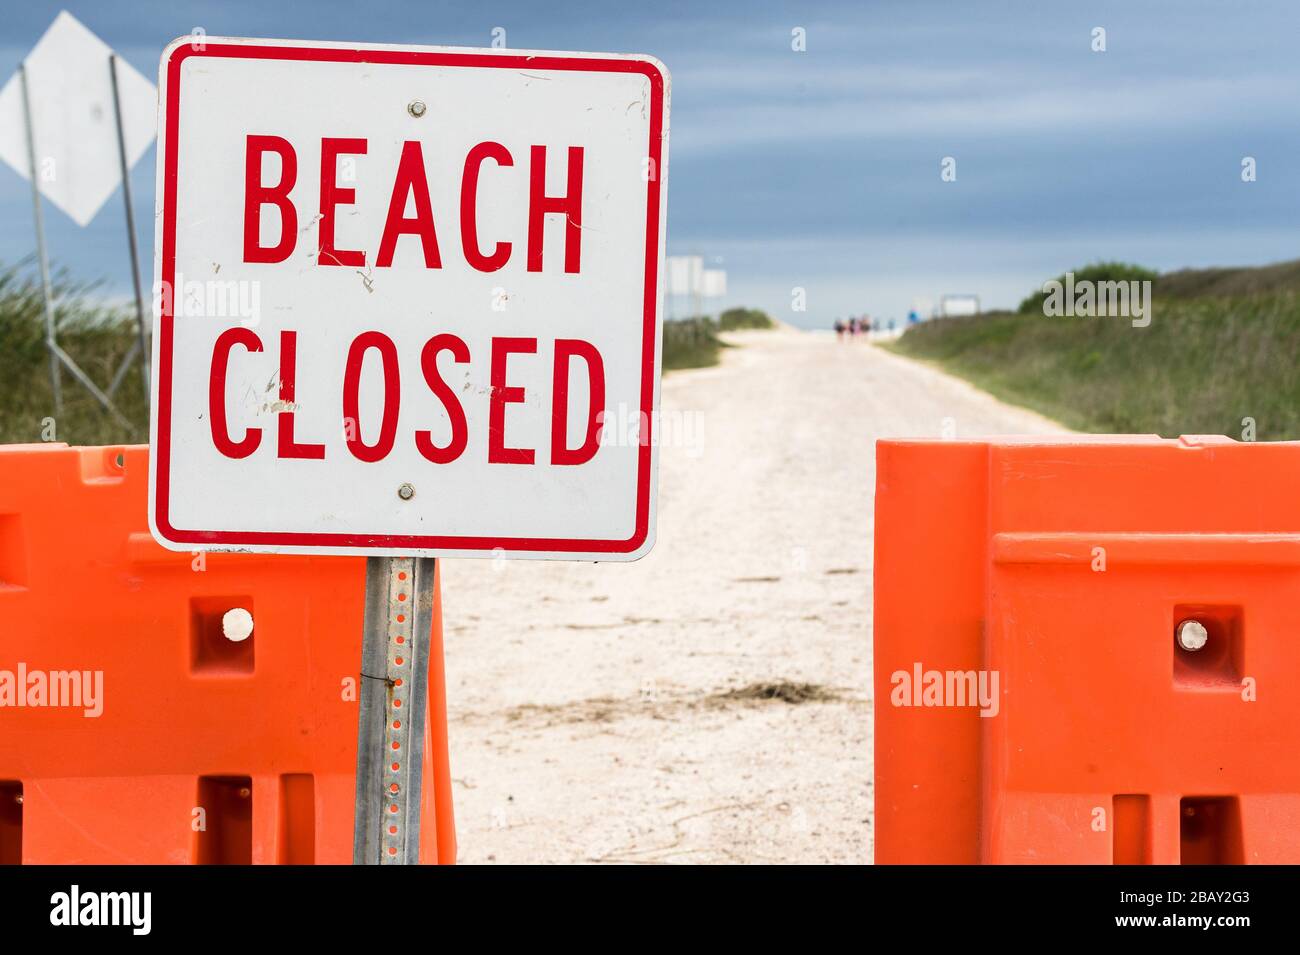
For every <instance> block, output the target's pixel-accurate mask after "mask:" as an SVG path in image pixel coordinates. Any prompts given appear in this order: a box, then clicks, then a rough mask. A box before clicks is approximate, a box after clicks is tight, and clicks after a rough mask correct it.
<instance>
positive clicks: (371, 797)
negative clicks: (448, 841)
mask: <svg viewBox="0 0 1300 955" xmlns="http://www.w3.org/2000/svg"><path fill="white" fill-rule="evenodd" d="M436 567H437V562H436V560H434V559H433V558H415V557H370V558H367V559H366V617H365V624H364V630H363V639H362V649H361V697H360V712H359V715H358V717H357V788H356V816H355V822H354V826H353V834H352V862H353V864H354V865H415V864H416V863H418V862H419V861H420V784H421V780H422V774H421V769H422V766H423V763H424V724H425V718H426V712H427V710H428V698H429V643H430V633H431V631H432V628H433V589H434V571H435V569H436Z"/></svg>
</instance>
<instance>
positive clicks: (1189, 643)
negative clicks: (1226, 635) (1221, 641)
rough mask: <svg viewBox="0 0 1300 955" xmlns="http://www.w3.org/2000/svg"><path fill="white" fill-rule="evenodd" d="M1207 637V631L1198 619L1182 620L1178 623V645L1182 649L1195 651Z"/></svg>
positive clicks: (1208, 637) (1203, 643) (1208, 636)
mask: <svg viewBox="0 0 1300 955" xmlns="http://www.w3.org/2000/svg"><path fill="white" fill-rule="evenodd" d="M1209 639H1210V634H1209V631H1207V630H1206V629H1205V624H1203V623H1201V622H1200V621H1199V620H1184V621H1183V622H1182V623H1180V624H1179V625H1178V645H1179V646H1180V647H1182V648H1183V649H1184V650H1188V651H1190V652H1192V653H1195V652H1196V651H1197V650H1199V649H1201V647H1203V646H1205V643H1206V641H1207V640H1209Z"/></svg>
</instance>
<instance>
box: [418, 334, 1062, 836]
mask: <svg viewBox="0 0 1300 955" xmlns="http://www.w3.org/2000/svg"><path fill="white" fill-rule="evenodd" d="M732 341H734V342H736V343H737V344H740V345H741V346H743V347H738V348H735V349H731V350H729V351H728V352H727V353H726V354H725V356H724V361H723V364H722V365H721V366H720V367H718V368H711V369H704V370H700V371H689V372H678V373H674V374H670V375H669V376H667V378H666V379H665V380H664V385H663V404H664V409H665V415H666V416H668V417H669V422H670V423H672V422H673V421H674V420H676V421H681V422H685V421H687V420H689V419H685V418H678V419H673V418H672V416H673V415H674V414H677V413H694V414H695V415H698V416H700V417H698V418H696V419H694V420H695V422H696V424H697V428H698V430H697V432H696V434H697V435H699V438H700V439H699V440H696V441H694V442H690V441H686V442H680V443H678V444H676V445H675V446H671V447H664V448H662V449H661V457H660V462H661V463H660V497H659V501H660V504H659V535H658V543H657V544H656V546H655V549H654V551H653V552H652V553H651V554H650V555H649V556H648V557H646V558H645V559H643V560H641V561H639V562H636V563H632V564H599V565H592V564H577V563H550V562H545V563H543V562H531V561H519V562H504V561H502V562H492V561H469V560H462V561H447V562H446V563H445V564H444V567H443V593H444V605H445V610H444V614H445V617H444V619H445V624H446V637H447V678H448V695H449V701H450V703H449V706H450V713H449V717H450V725H451V752H452V775H453V776H454V777H455V779H456V782H455V787H454V792H455V797H456V816H457V829H458V831H459V842H460V858H461V861H463V862H865V861H869V860H870V857H871V839H872V833H871V825H872V784H871V699H870V697H871V562H872V555H871V535H872V510H871V500H872V493H873V486H874V479H875V477H874V452H873V447H874V443H875V440H876V439H877V438H882V437H895V436H904V435H908V436H931V437H936V438H937V437H939V436H940V434H941V433H943V431H944V428H945V424H944V422H945V419H952V423H951V424H950V425H949V431H951V429H952V428H953V427H955V431H956V434H957V435H958V436H959V437H967V436H974V435H978V434H1006V433H1016V432H1020V433H1028V432H1032V433H1045V432H1050V431H1054V430H1058V429H1057V427H1056V426H1055V425H1053V424H1052V423H1050V422H1048V421H1046V420H1045V419H1042V418H1040V417H1038V416H1037V415H1034V414H1031V413H1029V412H1026V411H1023V410H1020V409H1016V408H1010V407H1008V406H1006V405H1003V404H1000V403H998V402H997V401H995V400H994V399H992V398H990V397H989V396H988V395H986V394H984V393H982V392H980V391H977V390H976V389H974V388H971V387H969V386H968V385H965V384H963V383H962V382H959V381H957V380H955V379H952V378H949V377H947V376H945V375H942V374H940V373H939V372H936V371H933V370H931V369H929V368H925V367H922V366H919V365H916V364H913V363H911V362H908V361H905V360H903V359H899V358H896V357H894V356H892V355H889V354H887V353H885V352H882V351H881V350H880V349H878V348H874V347H870V346H868V345H865V344H863V343H855V344H839V343H837V342H835V341H834V339H833V338H832V337H830V336H829V335H826V336H823V335H815V334H807V333H800V332H795V331H779V332H749V333H743V334H740V335H735V336H732ZM682 431H683V433H684V434H685V435H686V436H687V437H689V429H688V428H683V429H682ZM781 684H810V685H811V687H812V689H811V690H810V691H809V693H810V695H811V698H810V699H805V700H802V701H797V702H786V701H784V700H783V699H780V698H777V699H762V698H757V699H756V698H753V697H754V696H758V697H761V696H762V693H763V688H764V687H770V686H773V685H776V686H780V685H781ZM754 687H758V689H757V690H753V689H751V690H750V691H749V692H748V693H746V692H741V693H739V694H737V695H735V696H727V694H728V693H734V692H735V691H745V690H746V688H754ZM802 689H803V688H794V689H790V688H787V689H786V690H784V691H782V693H783V694H784V695H785V696H792V695H793V698H794V699H796V700H799V699H800V698H799V696H798V691H799V690H802Z"/></svg>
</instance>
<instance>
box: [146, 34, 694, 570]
mask: <svg viewBox="0 0 1300 955" xmlns="http://www.w3.org/2000/svg"><path fill="white" fill-rule="evenodd" d="M160 93H161V100H160V115H161V127H160V131H159V160H158V199H157V216H156V223H157V246H156V247H157V262H156V276H157V282H156V285H155V314H156V326H155V335H154V365H153V369H154V372H153V373H154V380H153V416H152V429H153V433H152V439H153V454H152V456H151V472H150V493H149V509H150V525H151V527H152V529H153V533H154V536H155V537H156V538H157V539H158V540H159V541H160V542H161V543H162V544H163V545H164V546H166V547H169V548H171V549H174V550H185V551H195V550H235V551H257V552H264V553H326V554H374V555H413V556H491V555H494V554H504V555H506V556H513V557H549V558H567V559H575V558H576V559H587V560H632V559H635V558H637V557H640V556H642V555H643V554H645V553H647V552H648V551H649V549H650V547H651V546H652V544H653V538H654V518H655V493H656V483H657V480H656V478H657V474H656V464H657V462H656V444H657V435H656V433H655V425H656V423H657V421H656V419H657V412H656V409H657V407H658V398H659V360H660V355H659V341H660V330H661V328H660V326H661V314H660V302H661V298H662V295H661V284H660V283H661V282H662V281H663V269H662V267H661V265H662V262H663V249H664V217H665V207H666V188H665V186H666V182H665V178H666V172H667V157H668V150H667V144H668V100H669V78H668V73H667V71H666V70H665V69H664V68H663V66H662V65H661V64H660V63H658V62H657V61H656V60H654V59H653V58H650V57H644V56H616V55H604V54H587V53H544V52H526V51H518V50H468V49H452V48H429V47H399V46H371V47H357V46H349V45H342V44H327V43H302V42H293V41H282V40H274V41H272V40H247V39H221V38H215V37H207V38H202V40H201V42H196V41H195V39H194V38H192V37H189V38H184V39H182V40H178V41H176V42H175V43H173V44H172V45H171V46H170V47H168V49H167V50H166V51H165V52H164V54H163V59H162V65H161V70H160Z"/></svg>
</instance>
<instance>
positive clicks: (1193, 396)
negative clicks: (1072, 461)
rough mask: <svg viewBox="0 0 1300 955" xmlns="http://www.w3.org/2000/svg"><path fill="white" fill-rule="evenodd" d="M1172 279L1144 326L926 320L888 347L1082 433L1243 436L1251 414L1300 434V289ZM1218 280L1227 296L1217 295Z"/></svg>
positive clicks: (1261, 431)
mask: <svg viewBox="0 0 1300 955" xmlns="http://www.w3.org/2000/svg"><path fill="white" fill-rule="evenodd" d="M1270 268H1271V269H1273V270H1275V271H1277V270H1279V267H1276V266H1274V267H1270ZM1215 271H1218V272H1221V273H1227V272H1229V271H1231V272H1232V273H1242V272H1246V271H1249V270H1215ZM1261 271H1262V270H1261ZM1292 272H1293V273H1294V272H1295V270H1292ZM1169 278H1170V279H1172V280H1174V281H1173V282H1172V284H1171V285H1170V286H1168V287H1166V280H1165V278H1164V277H1162V278H1161V279H1160V280H1158V281H1157V282H1156V284H1155V287H1154V290H1153V293H1152V300H1153V311H1152V321H1151V324H1150V325H1149V326H1148V327H1146V328H1134V327H1132V325H1131V324H1130V322H1129V320H1128V319H1125V318H1119V317H1105V318H1101V317H1094V318H1048V317H1045V316H1044V315H1043V314H1042V313H1041V311H1038V312H1033V311H1026V312H995V313H989V314H985V315H980V316H975V317H971V318H952V319H940V320H936V321H931V322H925V323H922V324H920V325H917V326H914V327H912V328H910V329H908V331H907V333H906V334H904V335H903V336H902V337H901V338H900V339H898V340H897V341H896V342H894V343H892V344H891V345H889V346H888V347H890V348H891V349H892V350H894V351H896V352H898V353H900V354H903V355H907V356H909V357H912V358H918V359H922V360H926V361H931V362H934V363H936V364H938V365H939V366H940V367H942V368H944V369H945V370H947V371H950V372H952V373H954V374H956V375H959V376H961V377H963V378H966V379H968V380H970V381H971V382H973V383H974V384H976V385H978V386H980V387H981V388H984V389H985V390H987V391H989V392H991V393H993V394H995V395H997V396H998V397H999V398H1002V399H1004V400H1006V401H1010V402H1013V403H1016V404H1020V405H1025V406H1027V407H1029V408H1033V409H1034V410H1036V411H1039V412H1041V413H1043V414H1045V415H1047V416H1048V417H1051V418H1054V419H1056V420H1058V421H1060V422H1062V423H1063V424H1065V425H1068V426H1069V427H1072V428H1075V429H1076V430H1080V431H1090V432H1110V433H1140V434H1159V435H1163V436H1165V437H1175V436H1177V435H1180V434H1225V435H1228V436H1230V437H1234V438H1241V437H1242V435H1243V430H1244V429H1245V425H1244V424H1243V419H1246V418H1251V419H1253V420H1254V423H1255V429H1256V430H1255V437H1256V438H1257V439H1258V440H1283V439H1295V438H1300V364H1298V363H1297V356H1300V291H1298V290H1296V289H1294V288H1286V287H1275V288H1274V289H1273V290H1271V291H1254V292H1247V293H1244V294H1241V293H1238V292H1237V290H1238V289H1240V288H1259V287H1261V286H1260V283H1259V282H1258V281H1256V282H1255V283H1254V284H1253V285H1252V283H1251V281H1250V279H1249V277H1248V276H1243V275H1241V274H1232V275H1227V276H1223V275H1220V276H1209V277H1202V278H1198V277H1196V276H1194V275H1193V274H1192V273H1187V272H1184V273H1173V275H1171V276H1169ZM1225 278H1226V279H1227V281H1226V282H1224V281H1223V279H1225ZM1215 282H1219V283H1220V285H1221V286H1222V285H1224V284H1226V285H1227V290H1226V292H1225V293H1222V294H1210V293H1209V288H1210V287H1212V286H1213V285H1214V284H1215Z"/></svg>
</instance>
